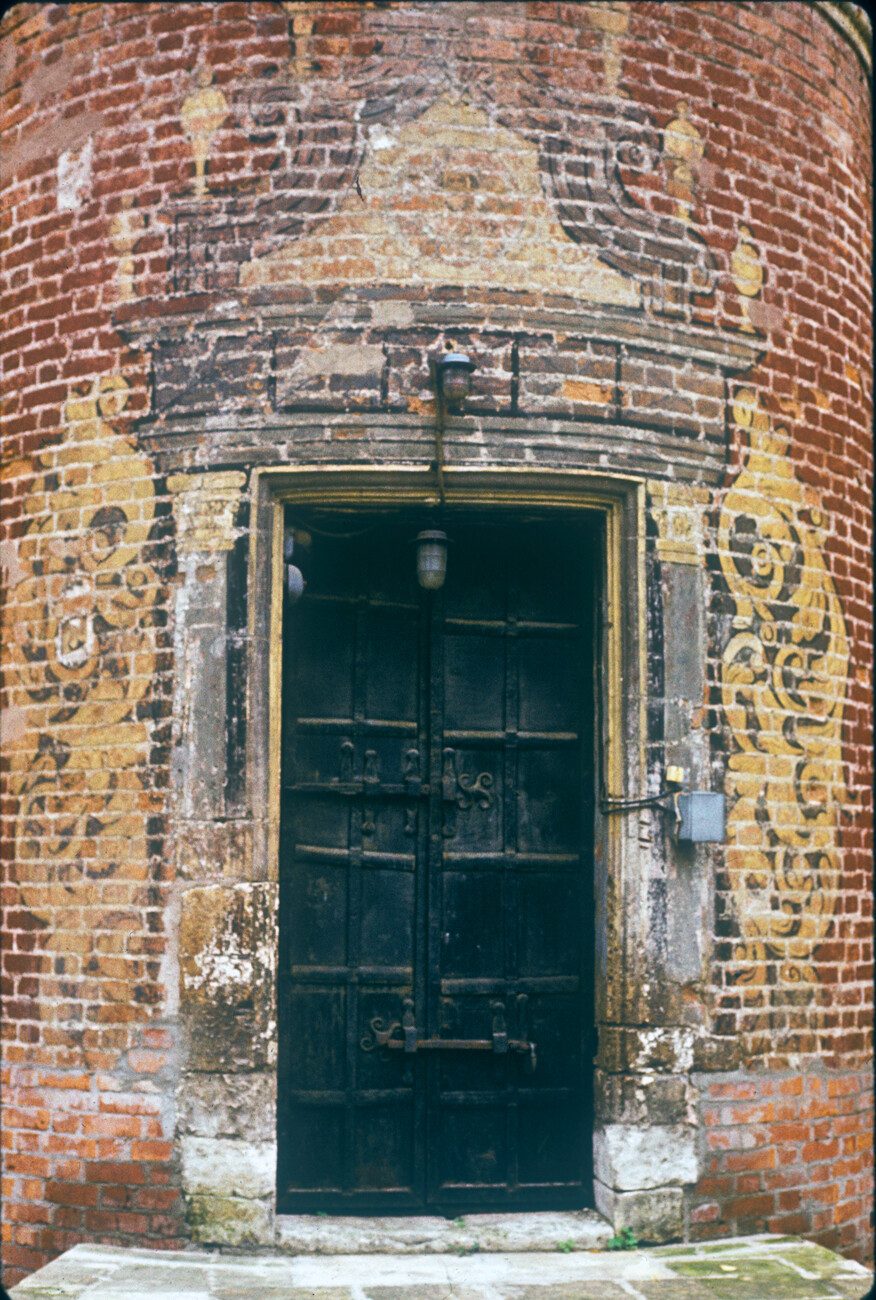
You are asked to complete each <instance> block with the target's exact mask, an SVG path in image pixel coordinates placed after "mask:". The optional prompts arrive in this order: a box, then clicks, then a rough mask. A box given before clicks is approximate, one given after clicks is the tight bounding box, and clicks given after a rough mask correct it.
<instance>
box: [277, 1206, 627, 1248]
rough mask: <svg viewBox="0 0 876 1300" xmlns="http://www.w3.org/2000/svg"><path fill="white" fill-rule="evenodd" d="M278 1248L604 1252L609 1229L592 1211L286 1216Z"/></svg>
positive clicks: (279, 1227) (279, 1220) (280, 1222)
mask: <svg viewBox="0 0 876 1300" xmlns="http://www.w3.org/2000/svg"><path fill="white" fill-rule="evenodd" d="M276 1226H277V1233H276V1243H277V1247H278V1248H279V1249H280V1250H282V1251H284V1252H289V1253H291V1254H296V1255H298V1254H301V1255H380V1254H387V1255H441V1254H448V1255H461V1254H475V1253H480V1252H481V1251H489V1252H495V1251H524V1250H525V1251H532V1250H535V1251H546V1250H556V1249H557V1245H558V1243H559V1242H564V1243H565V1242H570V1243H571V1244H572V1247H573V1249H574V1250H604V1249H605V1247H606V1245H607V1243H608V1241H609V1239H610V1238H611V1236H612V1235H613V1231H614V1230H613V1228H612V1227H611V1225H610V1224H609V1223H607V1222H606V1220H605V1219H604V1218H603V1217H602V1215H601V1214H597V1213H596V1211H595V1210H575V1211H549V1212H541V1213H533V1214H466V1215H464V1216H462V1217H461V1218H460V1219H443V1218H438V1217H436V1216H397V1217H393V1218H382V1217H381V1218H376V1217H375V1218H368V1217H365V1216H363V1217H361V1218H360V1217H353V1216H346V1215H321V1214H320V1215H313V1214H289V1215H283V1214H281V1215H278V1216H277V1219H276Z"/></svg>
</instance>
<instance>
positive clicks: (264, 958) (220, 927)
mask: <svg viewBox="0 0 876 1300" xmlns="http://www.w3.org/2000/svg"><path fill="white" fill-rule="evenodd" d="M276 893H277V890H276V886H275V885H273V884H267V883H265V884H245V885H236V886H233V887H229V886H225V885H205V886H193V887H192V888H190V889H187V890H186V891H185V893H184V894H183V899H182V907H181V913H180V928H179V965H180V1010H181V1013H182V1018H183V1023H184V1025H185V1028H186V1032H187V1040H188V1041H187V1057H188V1060H187V1063H188V1067H189V1069H192V1070H203V1071H206V1072H209V1073H235V1072H237V1071H250V1070H258V1069H260V1068H262V1067H264V1066H266V1065H269V1064H271V1063H272V1062H273V1060H274V1056H275V1052H276V1042H275V1028H274V1020H275V1015H274V964H275V958H276V901H277V900H276Z"/></svg>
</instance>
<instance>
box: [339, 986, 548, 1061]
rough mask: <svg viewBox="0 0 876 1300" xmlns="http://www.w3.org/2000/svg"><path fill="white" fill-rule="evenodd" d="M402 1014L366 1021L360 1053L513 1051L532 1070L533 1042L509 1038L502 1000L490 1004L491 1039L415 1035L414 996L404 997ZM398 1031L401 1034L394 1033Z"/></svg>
mask: <svg viewBox="0 0 876 1300" xmlns="http://www.w3.org/2000/svg"><path fill="white" fill-rule="evenodd" d="M402 1006H403V1007H404V1014H403V1016H402V1019H401V1020H394V1021H393V1022H392V1024H389V1025H387V1024H386V1022H385V1021H384V1020H383V1019H381V1017H380V1016H375V1018H374V1019H373V1020H371V1021H369V1027H370V1029H371V1033H370V1034H366V1035H365V1036H364V1038H362V1039H361V1040H360V1042H359V1046H360V1047H361V1049H362V1051H363V1052H374V1051H376V1050H377V1048H379V1047H385V1048H388V1049H389V1051H392V1052H405V1053H406V1054H407V1055H408V1056H412V1055H413V1054H414V1053H416V1052H438V1051H441V1052H496V1053H497V1055H504V1054H505V1053H507V1052H516V1053H518V1054H519V1055H522V1056H528V1057H529V1060H530V1065H531V1068H532V1069H535V1059H536V1058H535V1043H530V1042H529V1041H527V1040H525V1039H522V1038H509V1037H508V1033H507V1030H506V1029H505V1006H504V1003H502V1002H494V1003H492V1009H493V1036H492V1038H418V1037H417V1027H416V1024H415V1022H414V1002H413V998H405V1000H404V1002H403V1003H402ZM398 1030H401V1034H400V1035H399V1034H398V1033H397V1031H398Z"/></svg>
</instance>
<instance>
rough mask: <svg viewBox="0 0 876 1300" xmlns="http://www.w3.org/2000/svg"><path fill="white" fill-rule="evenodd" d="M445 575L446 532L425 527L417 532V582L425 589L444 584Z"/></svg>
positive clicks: (436, 588)
mask: <svg viewBox="0 0 876 1300" xmlns="http://www.w3.org/2000/svg"><path fill="white" fill-rule="evenodd" d="M446 576H447V534H446V533H444V532H442V531H441V529H440V528H427V529H425V530H424V531H423V532H422V533H418V534H417V582H418V583H419V584H420V586H421V587H423V588H424V589H425V590H426V591H437V590H438V589H439V587H443V586H444V579H445V577H446Z"/></svg>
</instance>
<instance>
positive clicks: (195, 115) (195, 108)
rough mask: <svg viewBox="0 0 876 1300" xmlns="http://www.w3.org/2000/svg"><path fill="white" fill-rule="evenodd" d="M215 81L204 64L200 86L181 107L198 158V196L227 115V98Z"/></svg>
mask: <svg viewBox="0 0 876 1300" xmlns="http://www.w3.org/2000/svg"><path fill="white" fill-rule="evenodd" d="M212 81H213V73H212V72H211V70H210V69H209V68H201V70H200V72H199V73H198V89H197V90H194V91H192V93H191V94H190V95H188V96H187V97H186V98H185V99H184V100H183V104H182V108H181V109H180V111H179V116H180V121H181V122H182V127H183V130H184V131H185V133H186V135H187V136H188V138H189V140H190V142H191V146H192V155H193V157H194V159H195V196H196V197H197V198H199V199H202V198H203V197H204V195H205V194H206V193H207V159H208V158H209V156H210V146H211V144H212V143H213V136H214V135H215V134H216V132H217V131H218V130H219V128H220V126H221V125H222V123H223V122H224V121H225V119H226V117H227V116H228V100H227V99H226V98H225V96H224V95H223V93H222V91H221V90H220V89H219V88H218V86H214V85H212Z"/></svg>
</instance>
